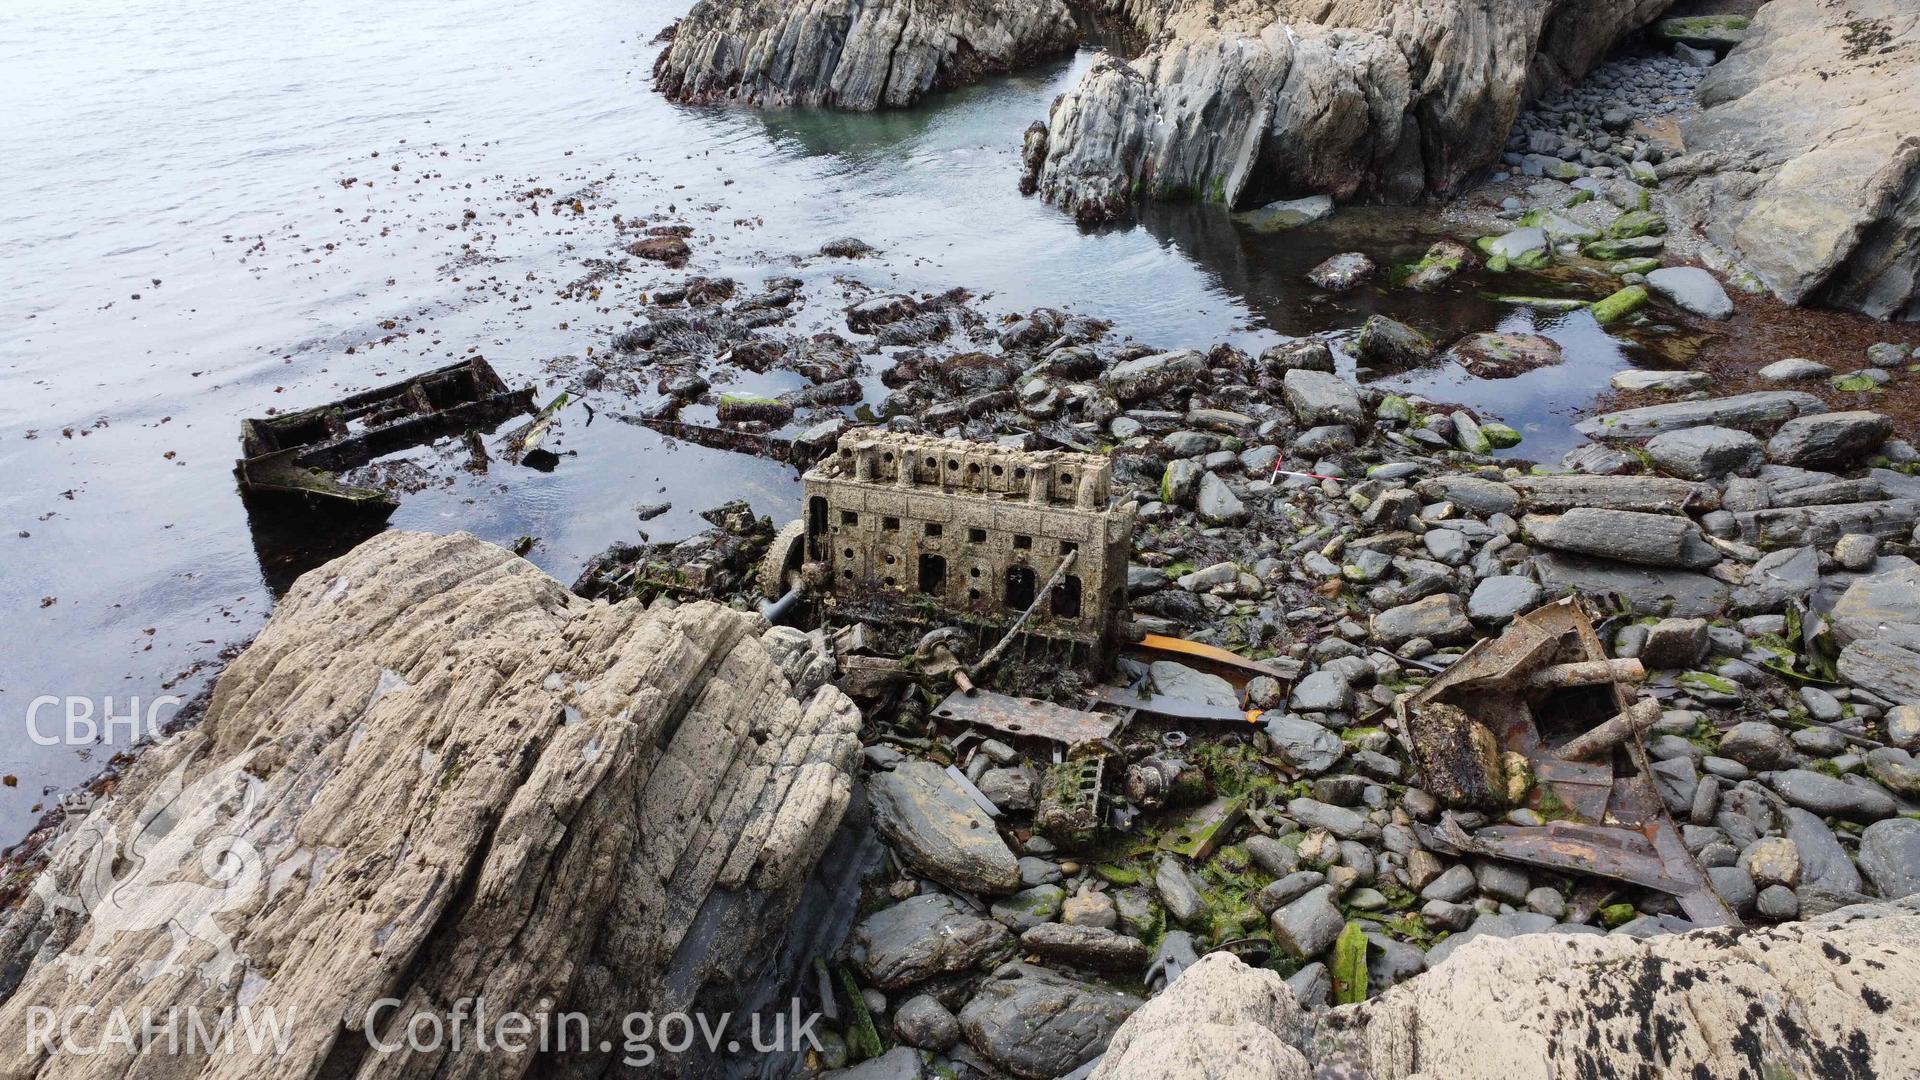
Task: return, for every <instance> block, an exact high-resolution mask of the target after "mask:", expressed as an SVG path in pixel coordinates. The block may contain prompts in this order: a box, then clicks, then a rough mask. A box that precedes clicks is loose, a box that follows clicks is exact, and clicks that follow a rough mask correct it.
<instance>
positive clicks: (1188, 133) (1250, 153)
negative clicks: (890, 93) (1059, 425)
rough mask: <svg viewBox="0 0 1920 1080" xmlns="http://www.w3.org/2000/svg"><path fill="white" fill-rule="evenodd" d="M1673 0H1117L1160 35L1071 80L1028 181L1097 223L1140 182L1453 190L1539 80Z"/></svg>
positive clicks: (1243, 194) (1303, 189) (1189, 191)
mask: <svg viewBox="0 0 1920 1080" xmlns="http://www.w3.org/2000/svg"><path fill="white" fill-rule="evenodd" d="M1666 3H1667V0H1605V2H1601V3H1593V2H1590V0H1514V2H1512V3H1507V4H1502V5H1499V6H1498V8H1497V9H1490V8H1489V7H1488V6H1487V5H1485V4H1478V3H1469V2H1465V0H1440V2H1428V3H1416V2H1409V0H1335V2H1327V0H1225V2H1222V0H1110V6H1111V7H1112V8H1113V9H1114V10H1115V12H1116V13H1117V14H1119V15H1122V16H1124V17H1126V18H1130V19H1132V20H1133V21H1134V22H1135V23H1136V24H1137V25H1138V26H1140V28H1141V29H1142V30H1144V31H1145V32H1146V33H1147V34H1148V35H1150V36H1152V37H1153V42H1152V44H1151V45H1150V46H1149V47H1148V48H1147V50H1146V51H1145V52H1144V53H1143V54H1142V55H1140V56H1139V57H1137V58H1135V59H1133V60H1131V61H1126V60H1121V59H1118V58H1115V57H1107V58H1103V59H1102V60H1100V61H1098V62H1097V63H1095V64H1094V66H1093V68H1092V69H1091V70H1090V71H1088V72H1087V74H1086V76H1085V77H1084V78H1083V79H1082V80H1081V82H1080V84H1079V85H1078V86H1076V87H1075V88H1074V89H1072V90H1070V91H1068V92H1067V93H1066V94H1064V95H1062V96H1061V98H1060V100H1059V101H1058V102H1056V103H1055V105H1054V107H1053V110H1052V113H1051V115H1050V116H1049V118H1048V124H1047V132H1046V137H1045V154H1044V157H1041V156H1040V155H1039V154H1037V153H1036V154H1035V155H1034V156H1035V157H1036V158H1039V160H1040V165H1039V168H1038V170H1037V174H1036V175H1034V176H1032V177H1029V184H1031V185H1032V186H1035V187H1037V189H1038V191H1039V193H1040V194H1041V195H1042V196H1043V197H1044V198H1047V199H1048V200H1050V201H1053V202H1056V203H1058V204H1060V205H1061V206H1062V207H1064V208H1065V209H1067V210H1070V211H1072V212H1074V213H1075V214H1076V215H1077V216H1079V217H1080V218H1081V219H1082V220H1083V221H1098V220H1104V219H1107V218H1110V217H1113V216H1115V215H1117V214H1119V213H1121V212H1123V211H1124V209H1125V208H1126V206H1127V204H1128V203H1130V202H1131V201H1132V200H1133V199H1134V198H1136V197H1151V198H1199V199H1205V200H1207V201H1211V202H1220V203H1225V204H1228V205H1230V206H1234V207H1242V206H1246V205H1250V204H1254V203H1259V202H1265V201H1268V200H1272V199H1278V198H1285V197H1291V196H1296V195H1304V194H1315V193H1324V194H1329V195H1332V196H1334V197H1335V198H1337V199H1341V200H1346V199H1352V198H1356V197H1363V196H1365V197H1378V198H1385V199H1390V200H1396V201H1412V200H1413V199H1416V198H1418V197H1420V196H1421V195H1422V194H1423V193H1429V192H1431V193H1448V192H1451V191H1454V190H1455V189H1457V188H1458V187H1460V186H1461V184H1462V183H1463V182H1464V181H1466V180H1467V179H1468V178H1469V177H1470V176H1472V175H1473V174H1474V173H1475V172H1476V171H1477V170H1479V169H1481V168H1483V167H1485V166H1486V165H1488V164H1490V163H1491V162H1492V161H1493V160H1494V159H1495V157H1496V156H1497V155H1498V153H1499V152H1500V149H1501V146H1502V143H1503V141H1504V140H1505V138H1506V135H1507V131H1508V129H1509V128H1510V127H1511V126H1512V124H1513V121H1514V118H1515V117H1516V116H1517V115H1518V114H1519V112H1520V109H1521V106H1522V105H1523V104H1524V103H1525V101H1526V100H1527V98H1528V97H1529V96H1531V95H1532V94H1536V93H1538V92H1540V90H1542V89H1543V88H1546V87H1549V86H1553V85H1558V84H1562V83H1565V82H1567V81H1569V80H1571V79H1573V78H1577V77H1579V76H1580V75H1582V74H1584V73H1585V72H1586V70H1587V69H1588V68H1590V67H1591V66H1592V65H1593V64H1594V63H1595V62H1596V61H1597V60H1598V59H1599V57H1600V56H1601V55H1602V54H1603V53H1604V52H1605V51H1606V49H1607V47H1608V46H1609V45H1611V44H1612V43H1613V41H1614V40H1615V39H1616V38H1617V37H1618V36H1619V35H1620V34H1622V33H1624V32H1626V31H1629V30H1632V29H1634V28H1636V27H1638V26H1640V25H1642V24H1644V23H1645V22H1646V21H1648V20H1649V19H1651V18H1652V17H1653V16H1654V15H1656V14H1658V13H1659V11H1660V10H1661V9H1663V8H1664V7H1665V6H1666ZM1035 141H1036V142H1037V141H1038V139H1037V137H1036V138H1035ZM1034 149H1035V150H1037V149H1038V148H1037V147H1035V148H1034Z"/></svg>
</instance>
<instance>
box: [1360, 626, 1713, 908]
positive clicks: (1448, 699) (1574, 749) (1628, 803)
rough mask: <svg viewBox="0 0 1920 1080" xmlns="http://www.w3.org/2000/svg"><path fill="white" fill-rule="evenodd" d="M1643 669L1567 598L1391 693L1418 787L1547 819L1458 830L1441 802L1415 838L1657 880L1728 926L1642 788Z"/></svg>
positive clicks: (1642, 881) (1660, 807)
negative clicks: (1413, 685) (1417, 685)
mask: <svg viewBox="0 0 1920 1080" xmlns="http://www.w3.org/2000/svg"><path fill="white" fill-rule="evenodd" d="M1644 674H1645V673H1644V670H1643V669H1642V668H1641V665H1640V663H1639V661H1637V660H1616V659H1610V658H1609V657H1608V656H1607V655H1606V651H1605V649H1604V648H1603V647H1602V645H1601V642H1600V638H1599V636H1598V635H1597V634H1596V633H1595V632H1594V629H1593V622H1592V620H1591V619H1590V618H1589V617H1588V615H1587V613H1586V611H1585V610H1584V609H1583V607H1582V606H1581V604H1580V602H1579V601H1578V600H1577V599H1576V598H1571V597H1569V598H1567V599H1564V600H1559V601H1556V602H1554V603H1551V604H1548V605H1546V606H1545V607H1541V608H1538V609H1536V610H1534V611H1532V612H1530V613H1528V614H1526V615H1523V616H1521V617H1520V618H1519V619H1516V620H1515V621H1514V623H1513V625H1512V626H1511V627H1509V628H1508V629H1507V631H1506V632H1505V633H1503V634H1501V635H1500V636H1499V637H1495V638H1489V639H1487V640H1484V641H1481V642H1479V643H1478V644H1476V645H1474V646H1473V648H1471V649H1469V650H1467V652H1466V653H1465V654H1463V655H1462V656H1461V657H1460V659H1459V660H1458V661H1456V662H1455V663H1454V664H1453V666H1452V667H1450V668H1448V669H1447V670H1446V671H1445V672H1443V673H1441V674H1440V675H1438V676H1436V677H1435V678H1434V679H1433V680H1432V681H1430V682H1428V683H1427V684H1426V686H1424V687H1422V688H1421V689H1420V690H1418V691H1416V692H1415V693H1412V694H1408V695H1403V696H1402V697H1401V698H1400V699H1399V701H1398V702H1397V703H1396V706H1395V708H1396V719H1397V721H1398V723H1399V726H1400V731H1401V733H1402V736H1403V738H1404V739H1405V741H1406V744H1407V749H1408V751H1409V756H1410V757H1411V758H1412V760H1413V762H1414V764H1415V766H1416V767H1417V768H1418V769H1419V770H1420V775H1421V783H1422V785H1423V786H1424V787H1425V788H1426V790H1428V791H1430V792H1432V793H1433V794H1434V795H1435V796H1436V797H1438V798H1439V799H1440V800H1441V801H1442V802H1443V803H1445V804H1446V805H1447V806H1449V807H1451V808H1454V809H1455V810H1487V811H1494V812H1503V811H1505V810H1508V809H1511V808H1515V807H1521V806H1524V807H1526V808H1527V809H1530V810H1532V811H1533V812H1534V814H1535V815H1536V816H1538V817H1540V818H1544V819H1547V820H1546V823H1545V824H1544V825H1505V824H1499V825H1489V826H1486V827H1483V828H1480V829H1477V830H1474V831H1469V830H1468V829H1466V828H1465V827H1464V826H1463V825H1462V824H1461V823H1460V820H1459V818H1458V817H1456V816H1455V814H1454V813H1453V812H1451V811H1450V812H1449V813H1448V814H1446V815H1445V816H1444V817H1443V818H1442V819H1441V822H1440V824H1439V825H1438V826H1434V827H1428V826H1419V827H1418V829H1417V832H1418V833H1419V836H1420V838H1421V841H1422V843H1423V844H1426V845H1427V846H1428V847H1430V848H1432V849H1433V850H1436V851H1440V852H1444V853H1447V854H1453V855H1483V856H1488V857H1492V858H1498V859H1507V860H1511V861H1513V862H1518V863H1525V864H1528V865H1531V866H1542V867H1547V868H1549V869H1554V870H1560V871H1564V872H1568V873H1577V874H1597V875H1600V876H1602V877H1610V878H1615V879H1618V880H1622V881H1628V882H1632V883H1634V884H1636V885H1642V886H1645V887H1648V888H1653V889H1659V890H1661V891H1663V892H1667V893H1671V894H1673V895H1674V896H1675V897H1677V898H1678V899H1679V901H1680V904H1681V906H1682V908H1683V909H1684V910H1685V911H1686V913H1687V917H1688V918H1690V919H1692V920H1693V921H1694V922H1696V923H1699V924H1701V925H1712V926H1719V925H1728V924H1736V925H1737V924H1738V921H1739V920H1738V918H1737V917H1736V916H1735V915H1734V914H1733V912H1732V911H1730V910H1729V909H1728V908H1727V906H1726V904H1725V903H1723V902H1722V901H1721V900H1720V898H1719V896H1718V895H1717V894H1716V893H1714V892H1713V890H1712V889H1710V888H1709V887H1708V885H1707V881H1706V877H1705V875H1704V874H1703V873H1702V872H1701V869H1700V866H1699V864H1698V863H1696V862H1695V861H1694V859H1693V856H1692V855H1691V854H1689V853H1688V852H1687V850H1686V846H1685V845H1684V844H1683V843H1682V841H1681V838H1680V834H1679V830H1678V829H1676V828H1675V827H1674V824H1673V819H1672V817H1671V816H1670V815H1669V814H1668V811H1667V807H1666V804H1665V802H1664V801H1663V800H1662V799H1661V798H1660V795H1659V793H1658V791H1657V790H1656V789H1655V788H1654V786H1653V781H1652V778H1651V773H1650V770H1649V762H1648V760H1647V754H1646V749H1645V747H1644V746H1642V745H1641V741H1640V740H1641V735H1642V734H1643V733H1644V732H1645V731H1646V730H1647V728H1648V727H1649V726H1650V725H1651V724H1652V722H1653V721H1654V720H1657V719H1658V718H1659V715H1660V708H1659V705H1658V703H1657V702H1654V701H1652V700H1651V699H1646V700H1641V699H1639V698H1638V697H1637V695H1636V694H1635V693H1634V692H1633V691H1632V690H1630V689H1629V686H1630V685H1631V684H1632V683H1636V682H1638V681H1639V680H1640V679H1641V678H1643V677H1644Z"/></svg>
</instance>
